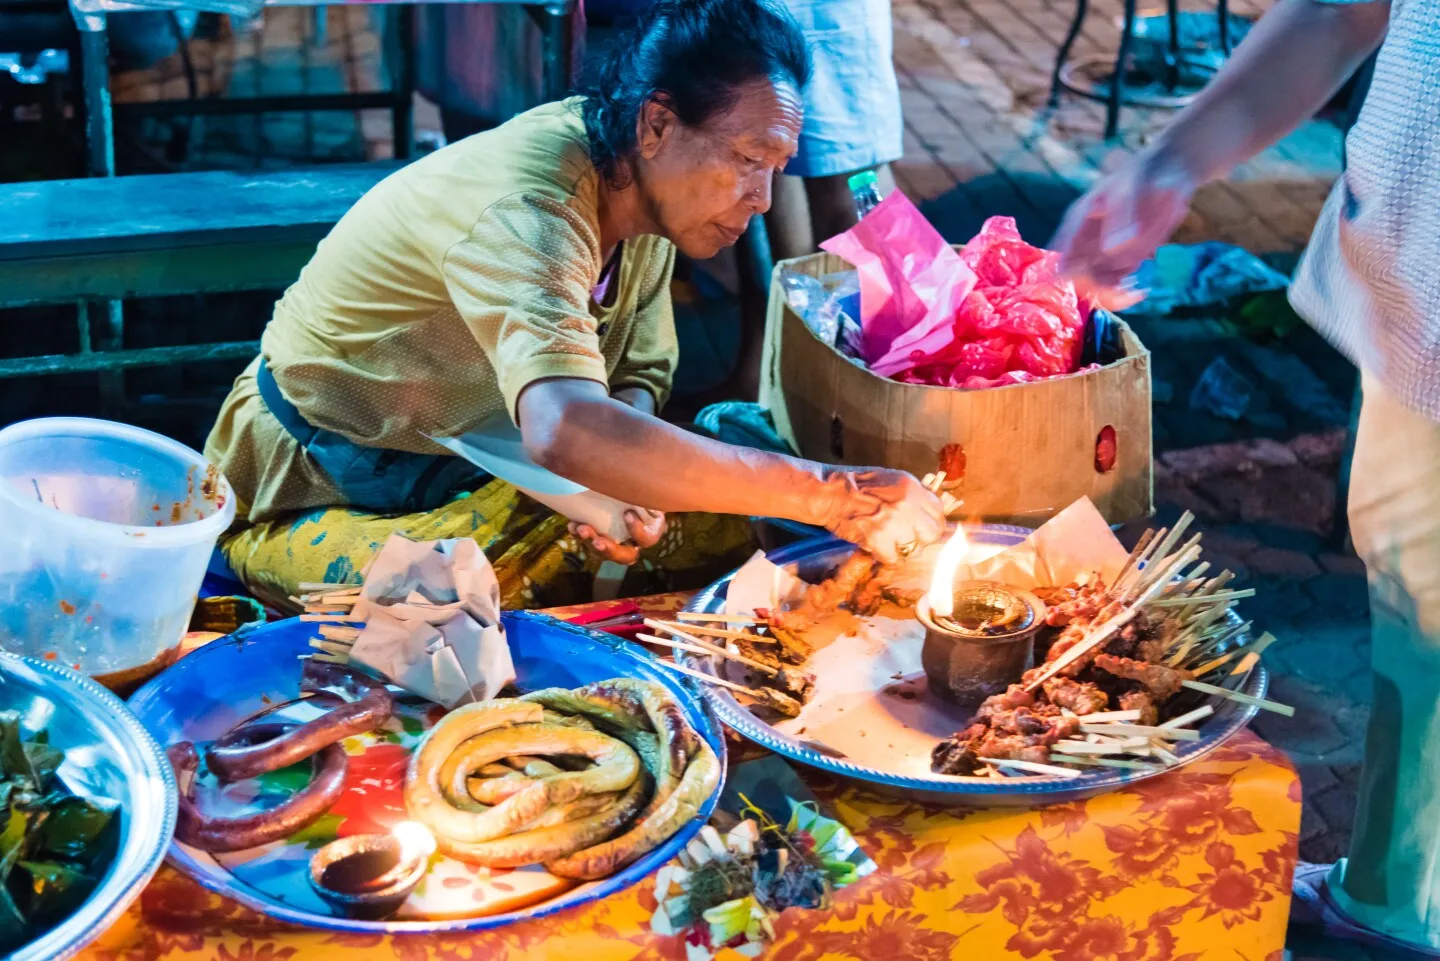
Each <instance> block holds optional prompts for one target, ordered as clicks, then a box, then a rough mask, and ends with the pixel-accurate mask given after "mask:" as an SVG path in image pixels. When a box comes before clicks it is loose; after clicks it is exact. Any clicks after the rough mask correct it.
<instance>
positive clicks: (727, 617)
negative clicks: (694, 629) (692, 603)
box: [675, 611, 766, 624]
mask: <svg viewBox="0 0 1440 961" xmlns="http://www.w3.org/2000/svg"><path fill="white" fill-rule="evenodd" d="M675 619H676V620H677V621H694V622H696V623H701V624H703V623H716V622H725V621H728V622H729V623H731V624H764V623H766V622H765V621H763V620H761V619H760V618H758V617H752V616H751V615H749V614H711V613H707V612H705V611H679V612H678V613H676V615H675Z"/></svg>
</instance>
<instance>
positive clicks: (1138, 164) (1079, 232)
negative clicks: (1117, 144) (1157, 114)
mask: <svg viewBox="0 0 1440 961" xmlns="http://www.w3.org/2000/svg"><path fill="white" fill-rule="evenodd" d="M1196 186H1197V185H1196V183H1195V180H1194V179H1193V178H1192V177H1191V176H1190V175H1188V174H1187V173H1185V171H1184V169H1183V167H1182V166H1181V165H1179V164H1171V163H1167V162H1166V161H1165V160H1164V159H1162V158H1161V157H1160V156H1159V155H1157V154H1142V155H1140V156H1138V157H1135V158H1134V159H1132V160H1130V161H1129V162H1128V163H1127V164H1126V165H1125V166H1124V167H1123V168H1121V169H1120V170H1118V171H1116V172H1115V173H1113V174H1110V175H1108V176H1106V177H1105V178H1104V179H1103V180H1101V181H1100V182H1099V183H1097V184H1095V186H1093V187H1091V188H1090V190H1089V191H1088V192H1087V193H1086V194H1085V195H1084V196H1082V197H1081V198H1080V199H1079V200H1077V201H1075V203H1073V204H1071V205H1070V209H1069V211H1067V212H1066V214H1065V219H1064V220H1063V221H1062V222H1061V224H1060V229H1059V230H1057V231H1056V232H1055V237H1054V239H1053V240H1051V242H1050V247H1051V249H1052V250H1055V251H1058V252H1059V253H1060V266H1061V269H1062V270H1063V271H1064V272H1065V273H1066V274H1067V275H1069V276H1070V277H1072V278H1075V279H1076V281H1077V288H1078V289H1079V292H1080V293H1081V294H1082V295H1087V296H1089V297H1090V299H1091V302H1092V303H1099V305H1101V306H1105V307H1110V308H1111V309H1123V308H1124V307H1125V306H1129V304H1127V303H1125V301H1127V300H1128V301H1129V302H1130V303H1134V302H1135V299H1136V296H1135V292H1134V291H1133V288H1130V287H1128V286H1127V284H1126V282H1127V280H1128V279H1129V278H1130V277H1131V276H1133V275H1134V273H1135V270H1136V268H1138V267H1139V266H1140V264H1141V263H1142V262H1143V261H1145V260H1147V259H1148V258H1149V257H1151V256H1152V255H1153V254H1154V253H1155V249H1156V248H1157V247H1159V246H1160V245H1161V244H1163V243H1165V241H1167V240H1169V239H1170V235H1171V234H1173V233H1174V232H1175V228H1176V227H1178V226H1180V222H1181V221H1182V220H1184V219H1185V214H1186V212H1187V211H1188V210H1189V209H1190V199H1191V198H1192V197H1193V196H1194V195H1195V189H1196Z"/></svg>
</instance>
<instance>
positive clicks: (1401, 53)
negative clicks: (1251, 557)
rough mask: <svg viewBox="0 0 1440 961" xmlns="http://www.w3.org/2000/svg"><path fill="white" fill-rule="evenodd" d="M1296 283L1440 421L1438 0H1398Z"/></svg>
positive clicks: (1298, 300)
mask: <svg viewBox="0 0 1440 961" xmlns="http://www.w3.org/2000/svg"><path fill="white" fill-rule="evenodd" d="M1345 146H1346V169H1345V173H1344V174H1343V175H1342V176H1341V177H1340V180H1339V182H1337V183H1336V184H1335V188H1334V190H1333V191H1332V192H1331V194H1330V197H1329V199H1328V200H1327V201H1326V202H1325V207H1324V209H1323V210H1322V211H1321V213H1320V220H1319V222H1318V223H1317V224H1316V225H1315V233H1314V234H1313V235H1312V236H1311V238H1310V246H1309V247H1308V248H1307V250H1306V253H1305V257H1304V259H1303V260H1302V261H1301V264H1300V268H1299V270H1298V271H1297V273H1296V275H1295V281H1294V283H1293V285H1292V287H1291V291H1290V300H1291V303H1292V304H1294V306H1295V309H1296V310H1297V311H1298V312H1299V313H1300V314H1301V316H1303V317H1305V319H1307V320H1308V321H1310V323H1311V324H1312V325H1313V326H1314V327H1315V329H1316V330H1318V331H1319V332H1320V333H1321V334H1323V335H1324V336H1325V337H1326V338H1327V339H1328V340H1329V341H1330V342H1331V343H1333V344H1334V345H1335V346H1336V348H1338V349H1339V350H1340V351H1341V352H1342V353H1344V354H1345V355H1346V356H1348V357H1349V358H1350V359H1351V360H1352V361H1354V362H1355V363H1356V364H1357V365H1358V366H1359V367H1361V368H1363V369H1364V370H1366V371H1368V372H1369V373H1370V374H1372V375H1373V376H1374V377H1376V378H1377V379H1378V380H1379V381H1380V382H1381V383H1382V384H1384V386H1385V387H1386V389H1387V390H1389V391H1390V392H1391V393H1392V394H1394V395H1395V396H1396V397H1397V398H1399V399H1400V400H1401V401H1402V402H1403V403H1404V404H1406V405H1407V406H1408V407H1410V408H1412V409H1413V410H1415V411H1417V412H1419V413H1421V414H1423V415H1425V416H1426V417H1428V418H1429V419H1431V420H1434V421H1440V2H1437V0H1394V2H1392V4H1391V8H1390V28H1389V32H1388V33H1387V35H1386V38H1385V42H1384V44H1383V46H1381V48H1380V54H1379V57H1378V58H1377V60H1376V64H1375V75H1374V78H1373V79H1372V81H1371V85H1370V92H1369V95H1368V96H1367V97H1366V99H1365V104H1364V106H1363V108H1362V109H1361V112H1360V117H1359V119H1358V120H1357V121H1356V124H1355V126H1354V128H1353V129H1352V130H1351V131H1350V135H1349V137H1348V138H1347V140H1346V142H1345Z"/></svg>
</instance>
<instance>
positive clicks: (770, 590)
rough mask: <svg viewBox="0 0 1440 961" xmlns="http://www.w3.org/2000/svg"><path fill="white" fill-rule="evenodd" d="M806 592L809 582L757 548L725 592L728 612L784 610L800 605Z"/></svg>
mask: <svg viewBox="0 0 1440 961" xmlns="http://www.w3.org/2000/svg"><path fill="white" fill-rule="evenodd" d="M804 594H805V582H804V581H802V580H801V579H800V578H798V577H796V576H795V575H794V574H792V573H790V572H789V571H787V570H786V569H785V568H783V567H780V566H779V565H777V564H775V563H774V562H773V561H771V560H770V559H769V558H768V557H766V556H765V552H764V551H756V552H755V554H754V556H752V557H751V558H750V559H749V560H748V561H746V562H745V563H744V564H742V565H741V566H740V569H739V570H738V571H736V572H735V576H734V577H732V578H730V589H729V590H728V591H726V593H725V613H727V614H745V615H749V614H753V613H755V610H756V609H757V608H765V609H767V610H783V609H784V608H787V607H789V606H790V605H792V604H798V603H799V602H800V598H801V597H803V596H804Z"/></svg>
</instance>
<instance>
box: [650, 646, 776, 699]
mask: <svg viewBox="0 0 1440 961" xmlns="http://www.w3.org/2000/svg"><path fill="white" fill-rule="evenodd" d="M657 640H658V639H657ZM660 643H661V644H663V643H665V642H664V641H660ZM659 663H660V664H661V665H662V666H663V667H664V668H665V669H666V670H669V671H674V672H675V673H677V674H685V675H688V676H689V677H693V678H695V679H696V680H698V681H704V682H705V683H706V684H714V685H715V686H716V687H726V688H729V689H730V690H732V691H735V692H737V693H739V694H748V695H749V696H750V697H754V698H763V697H764V696H765V695H764V694H763V693H762V692H760V691H757V690H755V689H754V688H752V687H746V686H745V685H744V684H736V683H735V682H734V681H727V680H725V679H724V678H723V677H716V676H715V675H714V674H706V673H705V672H704V671H692V670H691V669H690V668H688V667H682V666H681V665H679V664H674V663H671V662H670V661H660V662H659Z"/></svg>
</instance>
